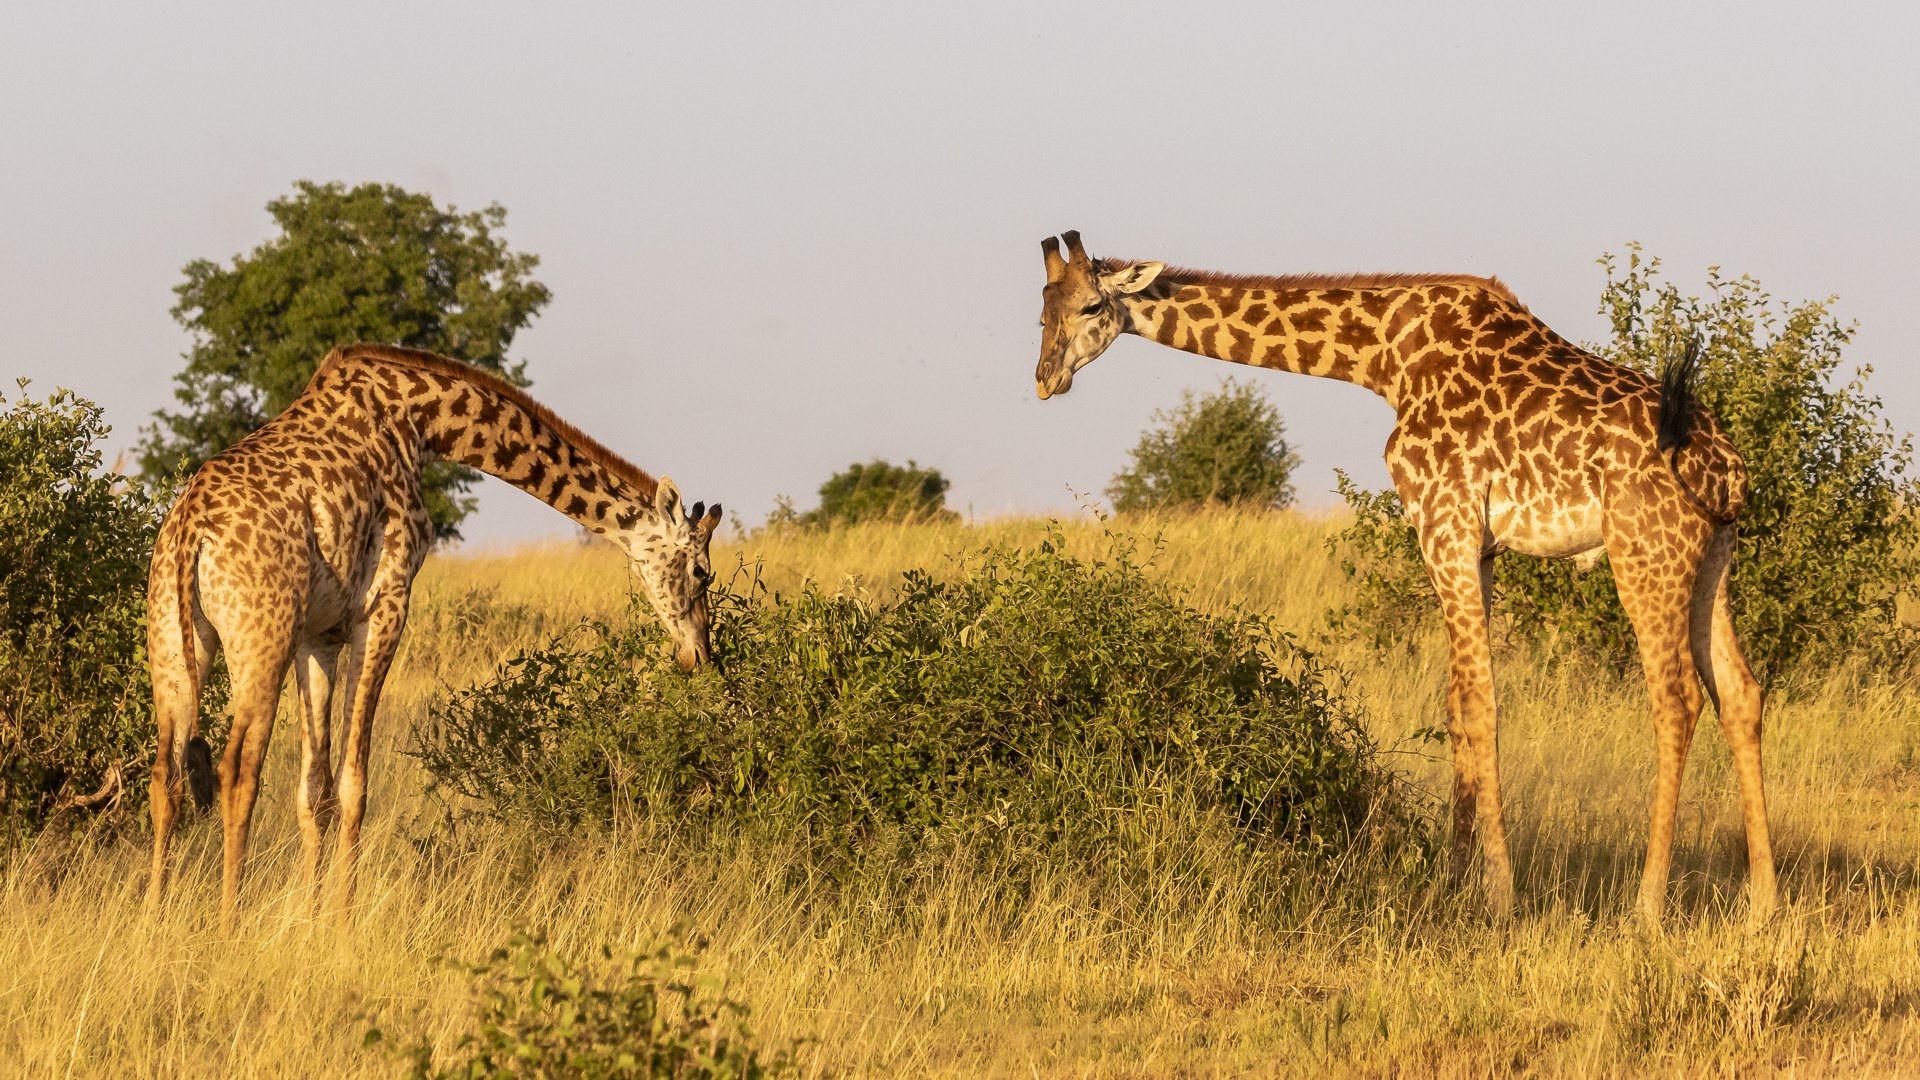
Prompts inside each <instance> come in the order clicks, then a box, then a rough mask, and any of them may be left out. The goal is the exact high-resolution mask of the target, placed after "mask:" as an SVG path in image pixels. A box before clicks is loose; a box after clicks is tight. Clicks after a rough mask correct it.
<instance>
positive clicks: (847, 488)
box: [767, 458, 960, 528]
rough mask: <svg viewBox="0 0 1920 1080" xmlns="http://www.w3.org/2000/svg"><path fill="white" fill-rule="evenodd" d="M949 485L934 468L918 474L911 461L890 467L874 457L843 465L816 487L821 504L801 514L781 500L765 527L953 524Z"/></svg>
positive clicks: (923, 470) (782, 498)
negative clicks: (904, 523)
mask: <svg viewBox="0 0 1920 1080" xmlns="http://www.w3.org/2000/svg"><path fill="white" fill-rule="evenodd" d="M952 486H953V484H952V481H949V480H948V479H947V478H946V477H944V476H941V475H940V470H939V469H923V468H921V467H920V465H919V463H918V462H915V461H913V460H911V459H909V460H908V462H907V463H906V465H905V466H904V467H903V466H899V465H892V464H889V463H887V462H885V461H881V460H879V459H878V458H876V459H874V460H873V461H869V462H867V463H866V464H864V465H862V464H859V463H858V462H856V463H854V464H852V465H849V466H847V468H846V470H845V471H843V472H837V473H834V474H833V475H832V476H830V477H828V478H827V482H826V483H824V484H821V485H820V505H819V506H818V507H817V508H815V509H812V510H808V511H806V512H804V513H802V512H800V511H797V510H795V509H794V508H793V500H791V499H789V498H787V497H786V496H784V495H783V496H780V497H779V498H778V499H776V500H775V501H774V510H773V513H772V514H770V515H768V517H767V526H768V527H769V528H783V527H788V526H794V525H798V526H811V525H819V526H827V527H831V526H834V525H857V524H859V523H860V522H862V521H958V520H959V519H960V515H959V514H956V513H954V512H953V511H951V510H948V509H947V508H946V507H947V489H948V488H950V487H952Z"/></svg>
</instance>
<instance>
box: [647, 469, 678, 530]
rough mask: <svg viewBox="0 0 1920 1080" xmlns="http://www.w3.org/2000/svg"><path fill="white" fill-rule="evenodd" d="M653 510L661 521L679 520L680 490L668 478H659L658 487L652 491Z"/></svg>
mask: <svg viewBox="0 0 1920 1080" xmlns="http://www.w3.org/2000/svg"><path fill="white" fill-rule="evenodd" d="M653 509H654V512H655V513H656V514H659V515H660V520H661V521H668V522H672V521H679V520H680V489H679V488H677V487H675V486H673V481H672V480H671V479H669V478H668V477H665V476H663V477H661V478H660V483H659V486H657V487H655V488H654V489H653Z"/></svg>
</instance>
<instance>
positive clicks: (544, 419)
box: [314, 341, 659, 505]
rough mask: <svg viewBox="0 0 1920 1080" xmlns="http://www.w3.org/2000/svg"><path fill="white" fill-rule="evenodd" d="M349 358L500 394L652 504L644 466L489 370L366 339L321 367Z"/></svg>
mask: <svg viewBox="0 0 1920 1080" xmlns="http://www.w3.org/2000/svg"><path fill="white" fill-rule="evenodd" d="M349 360H378V361H380V362H382V363H387V364H393V365H395V366H397V367H405V368H413V369H415V370H417V371H431V372H434V373H436V374H440V375H447V376H451V377H452V378H455V379H459V380H461V381H463V382H467V383H471V384H473V385H474V386H476V387H479V388H480V389H482V390H485V391H487V392H488V393H491V394H497V395H499V396H500V397H503V398H505V399H507V400H508V401H511V402H513V403H514V404H515V405H518V406H520V407H521V408H522V409H525V410H527V411H528V412H530V413H532V414H533V416H534V418H535V419H537V420H539V421H540V422H541V423H543V424H545V425H547V426H548V427H550V428H552V429H553V431H554V432H555V434H557V435H559V436H560V438H561V439H562V440H564V441H565V442H566V443H567V444H568V445H569V446H571V447H573V448H574V450H575V451H577V452H578V453H580V454H581V455H582V456H584V457H586V458H587V459H588V460H590V461H592V462H593V463H594V464H596V465H599V466H600V467H601V468H603V469H605V470H607V471H608V472H610V473H612V474H613V475H615V476H617V477H619V478H620V479H622V480H625V481H627V482H628V483H630V484H632V485H633V486H634V487H636V488H638V489H639V491H640V498H641V501H643V502H645V503H646V504H648V505H652V503H653V493H654V491H655V489H656V488H657V487H658V486H659V485H658V483H657V482H656V481H655V480H654V478H653V476H652V475H651V474H649V473H648V472H647V471H646V470H645V469H642V468H641V467H640V466H638V465H635V464H634V463H632V462H631V461H628V460H627V459H626V458H623V457H621V456H620V455H619V454H616V453H614V452H613V451H611V450H609V449H607V448H606V447H605V446H603V445H601V443H600V440H598V439H596V438H594V437H593V436H591V435H589V434H587V433H586V432H584V431H581V430H580V429H579V428H577V427H574V426H573V425H572V424H569V423H567V422H566V421H565V420H562V419H560V417H558V416H556V415H554V412H553V410H552V409H549V408H547V407H546V406H545V405H542V404H540V403H539V402H537V401H535V400H533V399H532V398H530V397H528V396H527V392H526V391H525V390H522V389H520V388H519V387H517V386H515V385H513V384H512V383H510V382H508V381H506V380H505V379H502V378H501V377H500V376H498V375H495V374H494V373H492V372H490V371H485V370H482V369H480V368H477V367H474V366H473V365H471V364H463V363H461V362H460V361H458V360H451V359H448V358H447V357H444V356H441V355H440V354H438V353H430V352H427V351H425V350H424V349H407V348H402V347H401V346H398V345H376V344H372V343H370V342H364V341H363V342H358V343H356V344H353V345H347V346H344V347H342V348H338V349H335V350H333V352H332V353H330V354H328V356H327V358H326V360H324V361H322V362H321V364H320V368H321V369H322V370H324V369H325V368H326V367H328V366H329V365H331V364H335V363H345V362H346V361H349ZM314 377H315V378H318V377H319V372H318V371H316V372H315V374H314Z"/></svg>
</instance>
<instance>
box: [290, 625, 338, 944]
mask: <svg viewBox="0 0 1920 1080" xmlns="http://www.w3.org/2000/svg"><path fill="white" fill-rule="evenodd" d="M340 648H341V647H340V646H339V645H337V644H311V643H308V642H302V643H301V644H300V645H298V646H297V647H296V648H295V649H294V661H293V664H294V667H293V670H294V679H295V681H296V683H297V684H298V686H299V690H300V791H299V797H298V802H297V805H296V810H297V813H298V816H299V819H300V839H301V844H302V847H303V849H304V855H305V866H306V875H305V885H304V888H305V890H306V894H307V907H308V912H309V914H316V915H317V914H318V913H319V907H320V887H319V886H320V856H321V846H322V843H323V842H324V840H325V839H326V833H327V830H328V828H329V827H330V826H331V825H332V824H333V819H334V817H335V816H336V813H337V811H338V808H339V803H338V800H337V799H336V798H335V794H334V784H333V760H332V759H333V754H332V723H333V678H334V672H335V670H336V667H337V665H338V661H339V659H340Z"/></svg>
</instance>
